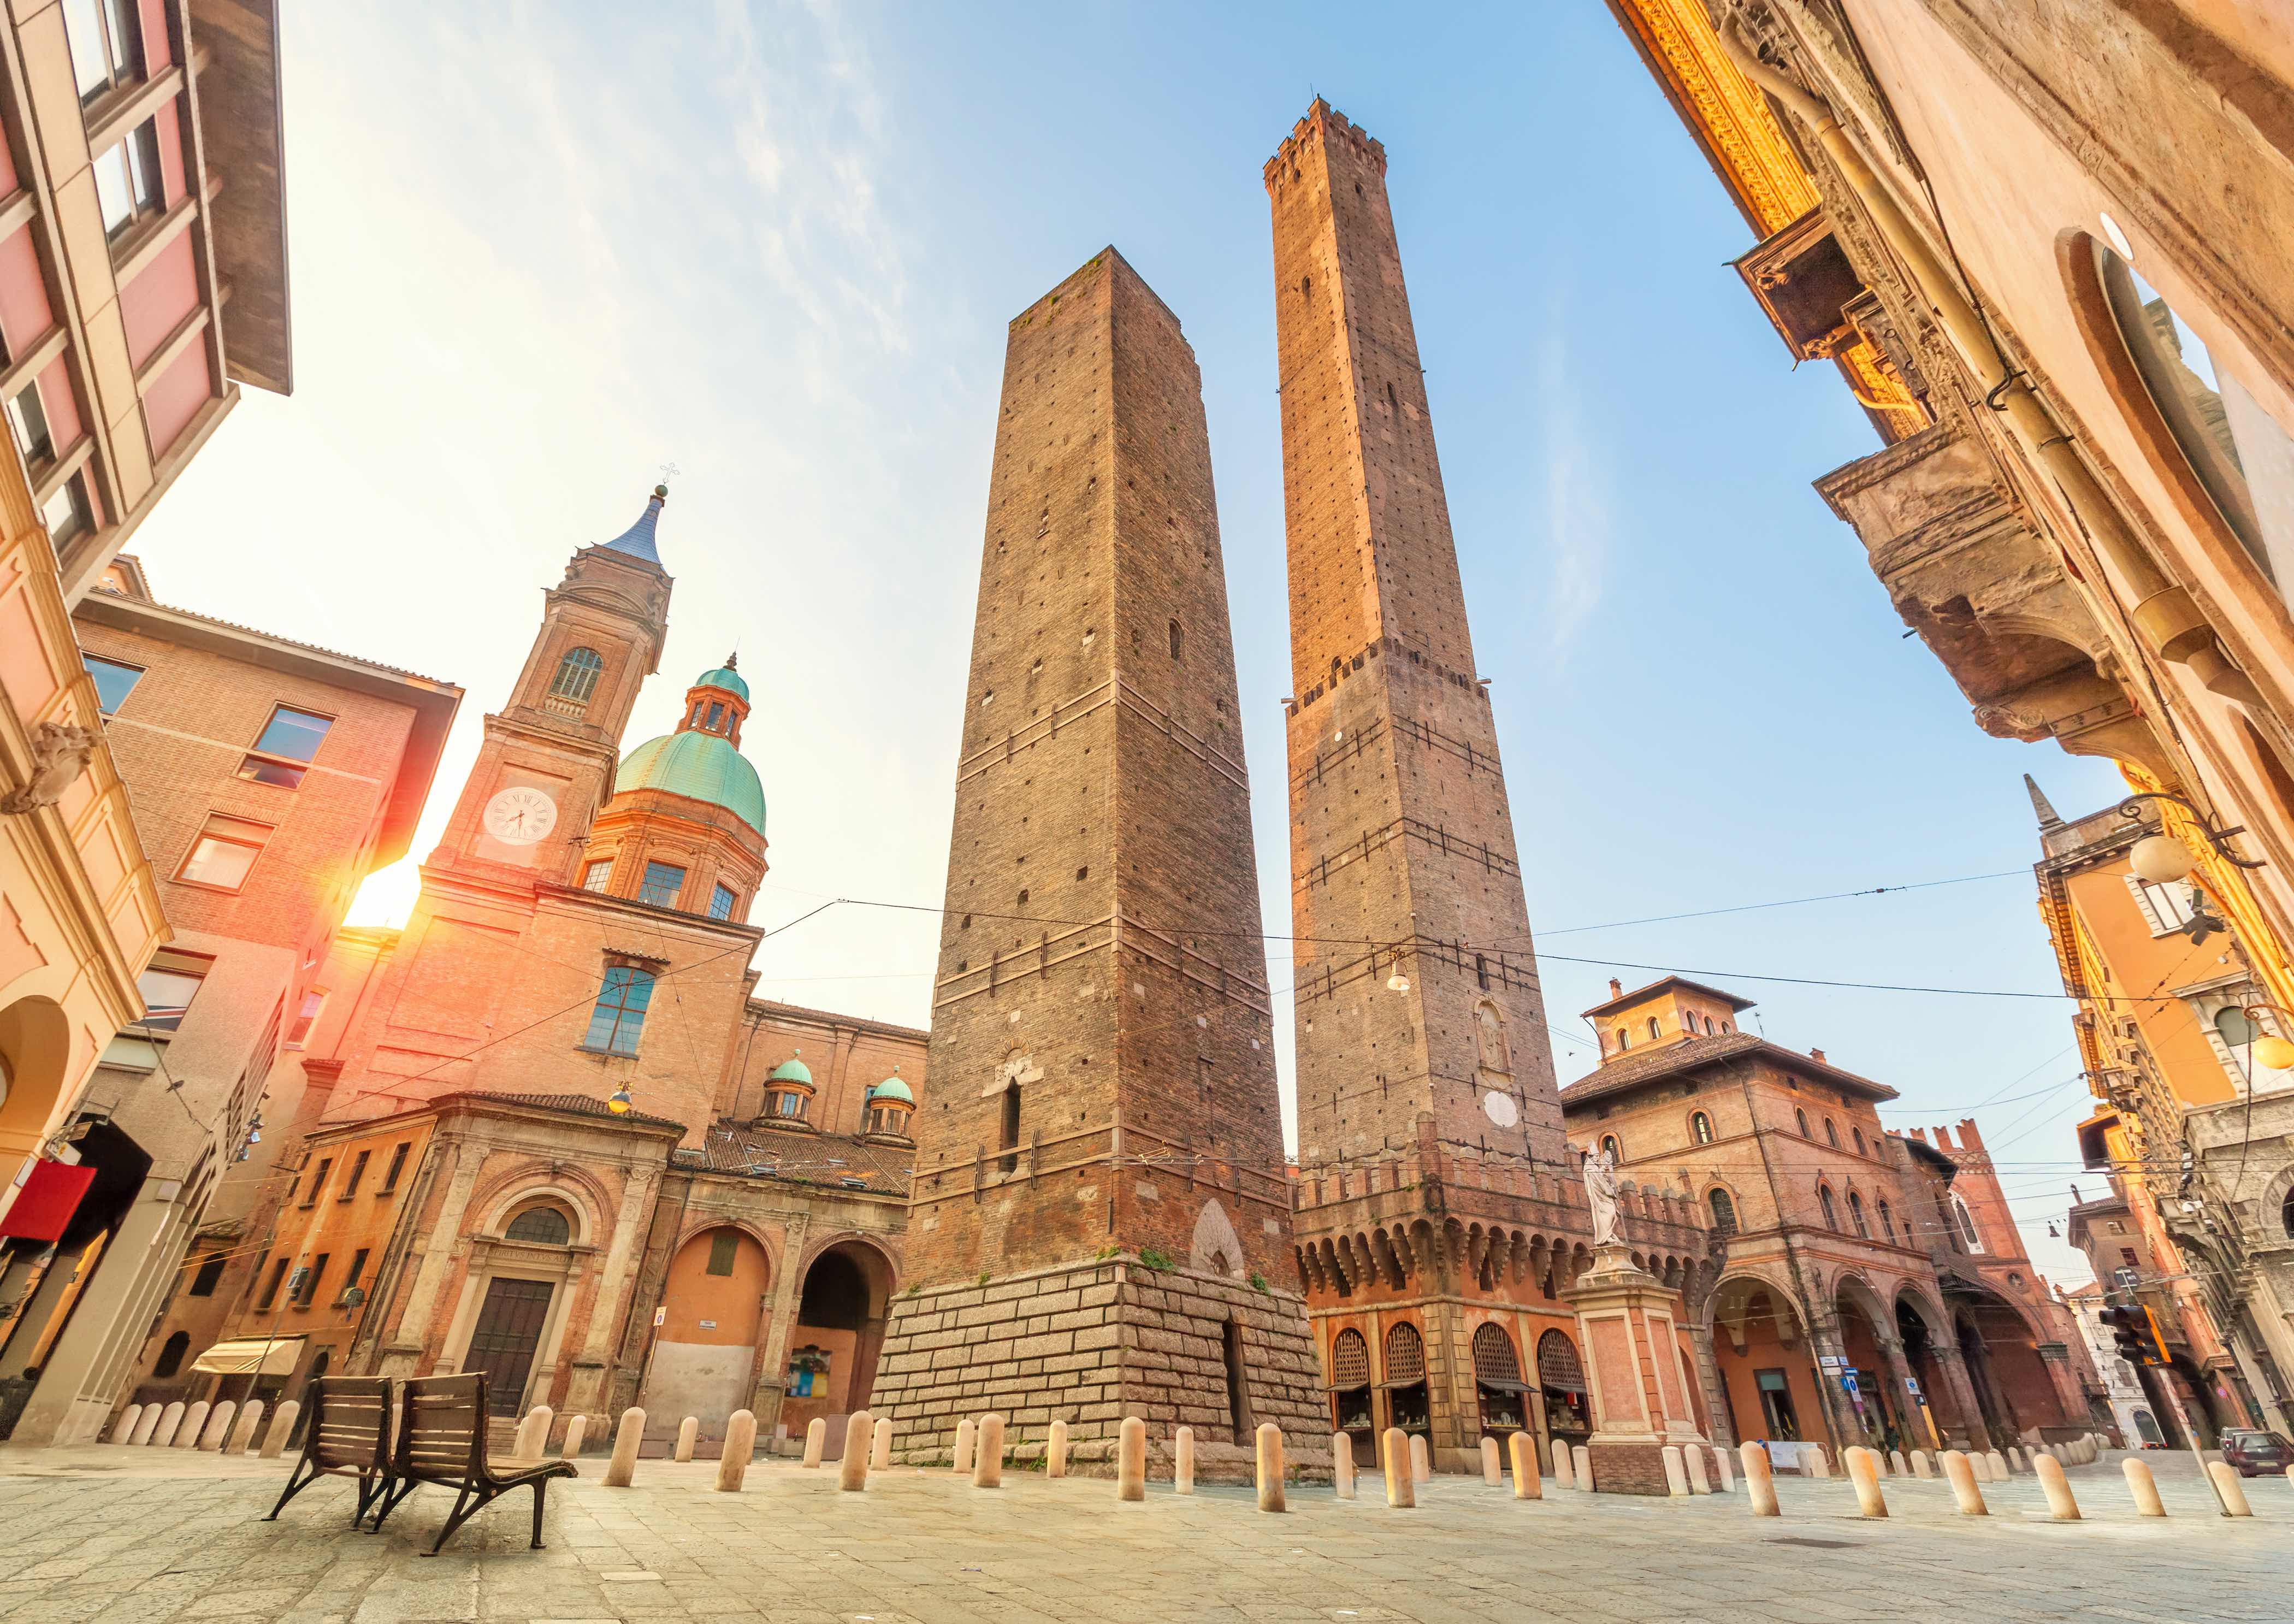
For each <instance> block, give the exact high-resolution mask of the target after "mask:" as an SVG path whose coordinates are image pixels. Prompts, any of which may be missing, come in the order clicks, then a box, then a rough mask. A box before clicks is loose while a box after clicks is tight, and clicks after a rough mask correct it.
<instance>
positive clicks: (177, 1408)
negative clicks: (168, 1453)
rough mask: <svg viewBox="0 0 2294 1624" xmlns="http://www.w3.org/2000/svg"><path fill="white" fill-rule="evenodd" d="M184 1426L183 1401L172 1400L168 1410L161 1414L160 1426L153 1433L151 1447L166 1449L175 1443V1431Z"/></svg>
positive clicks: (169, 1402)
mask: <svg viewBox="0 0 2294 1624" xmlns="http://www.w3.org/2000/svg"><path fill="white" fill-rule="evenodd" d="M182 1425H183V1400H181V1399H174V1400H169V1401H168V1404H167V1408H165V1409H163V1410H161V1411H160V1412H159V1425H158V1426H156V1427H154V1428H153V1429H152V1431H151V1447H152V1448H153V1449H166V1448H167V1446H168V1445H169V1444H171V1443H173V1442H175V1431H176V1429H177V1428H178V1427H180V1426H182Z"/></svg>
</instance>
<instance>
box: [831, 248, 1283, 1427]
mask: <svg viewBox="0 0 2294 1624" xmlns="http://www.w3.org/2000/svg"><path fill="white" fill-rule="evenodd" d="M1260 928H1261V927H1260V919H1259V908H1258V893H1257V879H1256V876H1255V870H1254V868H1253V861H1252V842H1251V828H1250V809H1249V784H1248V782H1247V780H1246V778H1245V775H1244V771H1243V763H1242V742H1241V728H1240V726H1239V723H1238V719H1237V714H1236V699H1235V681H1234V654H1233V647H1232V639H1231V636H1230V633H1229V631H1228V626H1227V608H1226V582H1225V575H1224V567H1223V564H1222V561H1221V558H1220V553H1219V535H1218V515H1217V510H1216V502H1215V500H1214V497H1213V494H1212V489H1211V466H1210V443H1209V438H1208V433H1207V431H1206V429H1205V426H1204V420H1203V406H1202V390H1201V381H1200V374H1199V373H1198V371H1197V370H1196V366H1195V358H1194V352H1193V350H1192V348H1190V347H1189V346H1188V344H1187V341H1186V339H1185V338H1184V337H1183V336H1182V334H1181V333H1180V331H1179V322H1178V318H1177V317H1175V315H1173V314H1171V312H1170V310H1169V309H1168V308H1167V306H1165V305H1164V304H1163V302H1162V300H1160V299H1159V298H1157V297H1156V296H1155V294H1154V291H1153V290H1151V289H1150V288H1149V287H1148V286H1147V284H1146V283H1145V282H1143V281H1141V280H1140V277H1139V274H1138V273H1137V272H1135V271H1134V270H1133V269H1132V268H1131V266H1130V265H1127V263H1125V261H1124V260H1123V258H1122V257H1121V256H1120V255H1119V254H1117V253H1116V251H1115V250H1114V249H1111V248H1110V249H1106V250H1105V251H1104V252H1102V253H1101V254H1099V255H1097V256H1095V257H1094V258H1093V259H1091V260H1090V262H1089V263H1087V264H1086V265H1084V266H1083V267H1082V268H1081V269H1079V270H1078V271H1077V272H1076V273H1074V274H1073V275H1071V276H1070V277H1069V278H1068V279H1067V280H1066V281H1064V282H1062V283H1061V284H1060V285H1059V286H1058V287H1057V288H1056V289H1054V290H1053V291H1052V292H1050V293H1048V294H1046V295H1045V297H1044V298H1041V299H1039V300H1037V302H1036V303H1035V304H1034V305H1032V306H1029V308H1028V309H1026V310H1025V311H1023V312H1021V314H1020V315H1019V316H1018V317H1017V318H1016V319H1015V320H1014V321H1013V322H1012V324H1011V329H1010V337H1009V340H1008V344H1007V347H1006V350H1005V371H1004V394H1003V407H1002V411H1001V413H1000V415H999V418H998V420H997V436H996V461H995V467H994V471H993V473H992V475H991V477H990V479H989V484H988V533H987V541H986V546H985V550H984V554H983V557H982V560H981V565H980V609H979V620H978V624H977V627H976V629H975V631H974V633H973V639H972V677H971V682H970V685H969V686H968V687H967V689H966V690H965V692H964V735H963V744H962V749H961V759H960V761H959V763H958V765H957V769H956V824H955V830H954V836H953V839H952V843H951V846H950V852H949V858H948V909H947V914H946V918H945V920H944V922H943V925H942V928H941V935H940V971H939V976H938V979H937V981H936V983H934V990H933V1000H932V1024H931V1052H930V1057H929V1059H928V1062H927V1065H928V1068H929V1069H930V1071H931V1075H932V1076H933V1078H934V1079H935V1080H936V1081H937V1080H940V1079H943V1078H944V1079H947V1080H948V1081H946V1083H945V1084H944V1085H943V1086H942V1087H941V1088H940V1089H938V1090H936V1096H937V1102H938V1103H936V1104H935V1105H934V1106H931V1108H930V1109H928V1110H925V1111H922V1112H919V1113H918V1114H917V1115H916V1118H915V1123H914V1131H915V1139H916V1146H917V1157H916V1171H915V1190H914V1199H913V1206H912V1209H911V1217H910V1223H909V1229H908V1240H907V1278H908V1282H909V1285H910V1286H911V1287H912V1288H915V1289H914V1294H903V1295H902V1296H900V1297H899V1298H898V1299H896V1302H895V1306H894V1310H893V1312H892V1316H891V1325H890V1326H889V1331H888V1336H887V1341H886V1344H885V1354H884V1359H883V1367H882V1371H881V1375H880V1377H879V1382H878V1385H877V1390H876V1399H877V1406H878V1408H879V1410H880V1411H887V1410H888V1411H889V1412H890V1413H891V1415H892V1416H893V1417H894V1419H895V1421H896V1422H897V1423H898V1424H899V1436H900V1443H901V1447H902V1449H903V1450H904V1451H905V1452H906V1455H907V1458H910V1459H915V1460H924V1459H929V1458H932V1457H935V1456H944V1455H945V1454H946V1452H947V1450H948V1440H949V1435H950V1432H951V1431H952V1429H953V1427H954V1425H955V1424H956V1420H957V1419H958V1418H959V1417H960V1416H964V1415H968V1414H977V1413H980V1412H982V1411H987V1410H995V1411H997V1412H999V1413H1001V1414H1003V1415H1004V1416H1006V1418H1007V1420H1008V1421H1009V1422H1010V1423H1011V1424H1013V1426H1015V1427H1016V1428H1017V1429H1018V1437H1019V1447H1020V1449H1021V1450H1022V1451H1023V1452H1024V1451H1029V1450H1035V1449H1040V1447H1041V1442H1042V1440H1043V1438H1044V1436H1045V1428H1046V1427H1047V1425H1048V1424H1049V1423H1050V1422H1051V1421H1052V1420H1053V1418H1055V1417H1062V1416H1064V1417H1065V1418H1066V1419H1067V1420H1068V1421H1069V1423H1070V1427H1071V1428H1072V1429H1073V1431H1072V1436H1073V1438H1074V1440H1076V1453H1077V1458H1078V1462H1079V1464H1084V1465H1088V1464H1090V1463H1093V1462H1095V1461H1098V1460H1102V1459H1104V1458H1106V1457H1108V1456H1109V1455H1110V1454H1111V1451H1112V1449H1113V1440H1114V1438H1115V1433H1116V1428H1117V1424H1118V1423H1119V1422H1120V1420H1121V1419H1122V1418H1123V1417H1124V1416H1129V1415H1137V1416H1143V1417H1145V1418H1146V1419H1147V1421H1148V1423H1149V1432H1150V1434H1151V1437H1153V1438H1154V1439H1155V1440H1158V1441H1159V1442H1167V1440H1168V1439H1169V1436H1170V1430H1171V1428H1172V1427H1173V1426H1175V1425H1177V1424H1189V1425H1192V1427H1194V1428H1195V1431H1196V1436H1197V1438H1198V1439H1199V1440H1202V1443H1201V1445H1200V1448H1201V1449H1202V1464H1203V1465H1204V1467H1205V1468H1206V1469H1220V1468H1224V1469H1227V1470H1229V1471H1236V1470H1240V1469H1241V1466H1242V1465H1243V1463H1244V1462H1246V1461H1247V1460H1248V1458H1249V1433H1250V1431H1251V1429H1252V1428H1253V1427H1254V1426H1255V1425H1256V1424H1258V1423H1260V1422H1265V1421H1273V1422H1275V1423H1277V1424H1280V1425H1281V1426H1282V1427H1283V1429H1284V1431H1285V1432H1288V1433H1289V1434H1290V1437H1291V1442H1292V1448H1293V1450H1294V1452H1295V1451H1297V1450H1298V1449H1301V1448H1302V1447H1311V1445H1310V1443H1309V1440H1312V1439H1314V1438H1317V1437H1327V1434H1328V1428H1327V1427H1325V1426H1323V1425H1322V1420H1321V1416H1320V1410H1321V1408H1322V1407H1321V1403H1320V1400H1319V1398H1318V1396H1317V1395H1316V1394H1315V1392H1314V1381H1315V1377H1314V1352H1313V1349H1312V1346H1311V1344H1310V1342H1309V1341H1308V1339H1307V1334H1306V1318H1305V1314H1304V1310H1303V1307H1302V1304H1301V1302H1300V1299H1299V1297H1298V1296H1297V1293H1296V1289H1295V1286H1296V1268H1295V1265H1294V1262H1293V1257H1292V1252H1291V1245H1290V1230H1289V1212H1290V1196H1289V1183H1288V1179H1287V1178H1286V1175H1285V1172H1284V1169H1283V1164H1282V1135H1281V1116H1280V1111H1279V1106H1278V1104H1277V1100H1276V1097H1275V1085H1274V1052H1273V1028H1272V1026H1271V1024H1270V1011H1269V1007H1268V994H1267V987H1266V960H1265V949H1264V945H1263V941H1262V937H1261V935H1260Z"/></svg>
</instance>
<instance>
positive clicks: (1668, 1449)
mask: <svg viewBox="0 0 2294 1624" xmlns="http://www.w3.org/2000/svg"><path fill="white" fill-rule="evenodd" d="M1657 1454H1658V1456H1659V1457H1661V1458H1662V1459H1663V1460H1664V1491H1665V1493H1667V1494H1669V1495H1671V1496H1672V1498H1674V1499H1676V1500H1685V1499H1687V1498H1688V1467H1687V1466H1686V1465H1683V1464H1682V1463H1681V1458H1680V1445H1679V1444H1677V1443H1669V1444H1667V1445H1665V1446H1664V1449H1660V1450H1658V1451H1657Z"/></svg>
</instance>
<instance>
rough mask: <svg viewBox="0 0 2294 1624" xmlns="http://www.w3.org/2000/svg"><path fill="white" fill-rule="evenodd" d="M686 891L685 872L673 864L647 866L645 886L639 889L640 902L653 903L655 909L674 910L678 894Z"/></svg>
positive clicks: (658, 863)
mask: <svg viewBox="0 0 2294 1624" xmlns="http://www.w3.org/2000/svg"><path fill="white" fill-rule="evenodd" d="M684 889H685V870H684V869H680V868H679V867H678V866H677V865H676V864H675V863H673V862H649V863H647V864H646V871H645V884H644V885H641V886H639V888H638V901H639V902H651V903H652V904H653V905H654V906H655V908H674V907H676V906H677V897H678V894H679V892H681V891H683V890H684Z"/></svg>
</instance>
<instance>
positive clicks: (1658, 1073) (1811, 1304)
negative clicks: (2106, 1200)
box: [1561, 976, 2088, 1460]
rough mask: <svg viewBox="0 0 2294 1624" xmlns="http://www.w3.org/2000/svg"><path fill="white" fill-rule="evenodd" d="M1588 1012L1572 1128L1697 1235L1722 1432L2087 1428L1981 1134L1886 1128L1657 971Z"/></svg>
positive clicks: (1570, 1102)
mask: <svg viewBox="0 0 2294 1624" xmlns="http://www.w3.org/2000/svg"><path fill="white" fill-rule="evenodd" d="M1611 987H1612V989H1613V992H1614V996H1612V997H1611V998H1610V999H1609V1000H1608V1001H1607V1002H1605V1003H1602V1004H1598V1005H1596V1006H1595V1007H1594V1008H1591V1009H1589V1010H1587V1011H1586V1012H1585V1015H1586V1018H1587V1019H1588V1020H1590V1021H1591V1022H1593V1023H1594V1024H1595V1028H1596V1030H1597V1031H1598V1032H1599V1034H1600V1039H1601V1051H1602V1054H1601V1065H1600V1066H1599V1068H1598V1070H1596V1071H1595V1072H1594V1073H1592V1074H1591V1075H1590V1076H1588V1077H1585V1078H1582V1079H1580V1080H1579V1081H1577V1082H1575V1083H1574V1084H1572V1085H1571V1086H1570V1087H1569V1088H1567V1089H1564V1090H1563V1091H1562V1094H1561V1104H1562V1108H1563V1110H1564V1111H1565V1112H1566V1114H1567V1119H1568V1123H1569V1129H1570V1132H1571V1134H1572V1136H1573V1137H1574V1138H1578V1139H1580V1140H1582V1142H1583V1143H1584V1144H1586V1145H1587V1146H1588V1147H1589V1148H1592V1149H1595V1150H1607V1152H1609V1153H1610V1155H1612V1156H1613V1157H1614V1158H1615V1161H1616V1162H1617V1163H1618V1165H1619V1166H1620V1167H1621V1168H1622V1169H1623V1171H1624V1173H1625V1175H1626V1176H1627V1177H1628V1178H1630V1179H1631V1180H1632V1181H1633V1182H1634V1183H1635V1184H1636V1185H1638V1186H1639V1187H1640V1189H1642V1190H1643V1191H1645V1192H1659V1191H1661V1192H1664V1194H1665V1195H1666V1196H1670V1197H1671V1198H1672V1199H1673V1200H1676V1201H1678V1202H1680V1203H1682V1204H1685V1205H1687V1206H1688V1207H1689V1208H1690V1209H1691V1210H1693V1211H1696V1212H1701V1213H1702V1214H1703V1215H1704V1220H1705V1221H1706V1223H1707V1224H1708V1225H1709V1228H1710V1230H1711V1235H1712V1239H1711V1265H1710V1267H1711V1275H1710V1284H1709V1285H1706V1286H1705V1287H1704V1289H1703V1290H1702V1291H1701V1292H1700V1293H1698V1295H1697V1296H1696V1299H1695V1300H1694V1301H1693V1302H1692V1303H1691V1305H1690V1306H1691V1309H1692V1311H1693V1312H1694V1313H1695V1315H1696V1319H1697V1322H1698V1323H1697V1325H1696V1329H1695V1330H1694V1331H1693V1332H1692V1336H1693V1337H1694V1339H1695V1340H1696V1344H1697V1347H1698V1351H1699V1352H1700V1354H1701V1355H1704V1356H1705V1357H1704V1360H1703V1368H1704V1372H1705V1375H1706V1380H1707V1383H1708V1384H1709V1386H1710V1389H1711V1392H1712V1396H1713V1397H1714V1398H1715V1399H1716V1400H1718V1401H1716V1402H1714V1403H1713V1404H1712V1409H1713V1412H1714V1414H1713V1421H1714V1423H1715V1425H1716V1426H1717V1427H1718V1428H1719V1429H1720V1430H1719V1432H1717V1433H1716V1436H1717V1437H1721V1438H1724V1439H1727V1440H1729V1441H1737V1440H1745V1439H1761V1440H1765V1441H1767V1442H1768V1443H1769V1446H1770V1453H1771V1455H1772V1457H1776V1458H1777V1459H1778V1460H1784V1459H1786V1458H1788V1457H1791V1456H1792V1454H1793V1453H1794V1451H1793V1449H1791V1447H1790V1446H1792V1445H1793V1444H1794V1443H1795V1442H1814V1443H1820V1444H1824V1445H1826V1446H1827V1447H1828V1448H1831V1449H1838V1448H1841V1447H1844V1446H1846V1445H1849V1444H1868V1445H1879V1446H1882V1447H1886V1446H1887V1445H1889V1444H1892V1445H1894V1446H1896V1447H1900V1448H1905V1449H1911V1448H1922V1449H1932V1448H1934V1447H1936V1445H1937V1443H1938V1442H1939V1441H1951V1442H1956V1443H1960V1444H1965V1443H1966V1442H1969V1441H1971V1440H1979V1439H1985V1438H1989V1439H1991V1440H1995V1441H1998V1442H2005V1441H2012V1440H2013V1439H2016V1438H2020V1437H2026V1436H2028V1435H2030V1433H2031V1432H2033V1431H2034V1430H2037V1431H2038V1432H2041V1433H2044V1434H2046V1435H2049V1436H2069V1435H2070V1433H2071V1432H2078V1431H2083V1430H2085V1428H2086V1427H2087V1424H2088V1419H2087V1400H2086V1393H2085V1381H2084V1371H2085V1351H2084V1346H2083V1344H2079V1343H2078V1342H2077V1341H2076V1338H2075V1335H2074V1334H2073V1331H2074V1328H2073V1327H2072V1326H2071V1325H2070V1320H2069V1317H2068V1315H2067V1314H2066V1313H2065V1312H2064V1310H2062V1307H2061V1305H2060V1304H2058V1303H2056V1302H2054V1299H2053V1297H2052V1296H2051V1294H2050V1293H2049V1292H2048V1289H2047V1286H2046V1282H2045V1281H2044V1280H2043V1279H2041V1277H2039V1275H2038V1271H2037V1270H2036V1269H2033V1268H2032V1266H2031V1262H2030V1258H2029V1257H2028V1256H2027V1255H2026V1254H2025V1253H2024V1250H2023V1245H2022V1241H2021V1238H2020V1236H2018V1235H2017V1232H2016V1228H2015V1224H2014V1220H2013V1215H2012V1214H2011V1212H2009V1210H2008V1207H2007V1204H2006V1198H2005V1195H2004V1194H2003V1193H2002V1192H2001V1190H2000V1187H1999V1182H1998V1179H1997V1175H1996V1174H1995V1172H1994V1171H1993V1170H1992V1166H1991V1163H1990V1160H1989V1156H1988V1155H1986V1153H1985V1151H1984V1149H1983V1142H1982V1138H1981V1134H1980V1133H1979V1132H1978V1130H1977V1129H1976V1126H1975V1123H1974V1122H1973V1121H1965V1122H1961V1123H1960V1125H1959V1130H1958V1135H1957V1139H1956V1142H1955V1140H1954V1138H1953V1136H1952V1134H1951V1133H1950V1132H1949V1131H1948V1130H1944V1129H1941V1128H1939V1129H1936V1130H1934V1132H1933V1136H1932V1138H1931V1137H1930V1136H1929V1134H1928V1133H1927V1132H1926V1131H1925V1130H1913V1132H1912V1133H1910V1134H1909V1135H1899V1134H1896V1133H1893V1132H1891V1131H1889V1130H1886V1129H1885V1128H1883V1126H1882V1125H1881V1122H1880V1116H1879V1110H1878V1107H1879V1106H1880V1105H1881V1104H1882V1103H1883V1101H1886V1100H1890V1099H1893V1098H1895V1097H1896V1092H1895V1090H1894V1089H1891V1088H1889V1087H1888V1086H1887V1085H1886V1084H1884V1083H1880V1082H1875V1081H1872V1080H1871V1079H1869V1078H1866V1077H1859V1076H1858V1075H1856V1074H1855V1073H1851V1072H1847V1071H1843V1069H1841V1068H1840V1067H1838V1066H1835V1065H1832V1064H1830V1063H1829V1062H1828V1061H1826V1059H1825V1057H1824V1053H1823V1051H1822V1050H1821V1049H1812V1050H1810V1052H1809V1053H1807V1054H1805V1055H1802V1054H1799V1053H1796V1052H1794V1051H1793V1050H1790V1049H1783V1048H1781V1047H1779V1046H1777V1045H1776V1044H1773V1043H1770V1042H1769V1041H1766V1040H1765V1039H1761V1038H1758V1037H1755V1036H1753V1034H1751V1033H1750V1032H1741V1031H1738V1030H1737V1027H1736V1018H1737V1015H1738V1013H1739V1012H1740V1011H1742V1010H1744V1009H1745V1008H1750V1006H1749V1005H1748V1004H1747V1003H1746V1001H1745V1000H1743V999H1740V998H1737V997H1735V996H1733V995H1732V994H1730V993H1728V992H1723V991H1721V989H1718V988H1714V987H1708V986H1704V985H1702V984H1701V983H1696V982H1692V981H1686V980H1683V979H1682V978H1680V977H1679V976H1667V977H1665V978H1664V979H1663V980H1661V981H1658V982H1655V983H1651V984H1650V985H1648V986H1646V987H1642V988H1639V989H1638V990H1636V991H1634V992H1624V991H1623V990H1622V989H1620V988H1618V987H1617V986H1616V983H1611Z"/></svg>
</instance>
